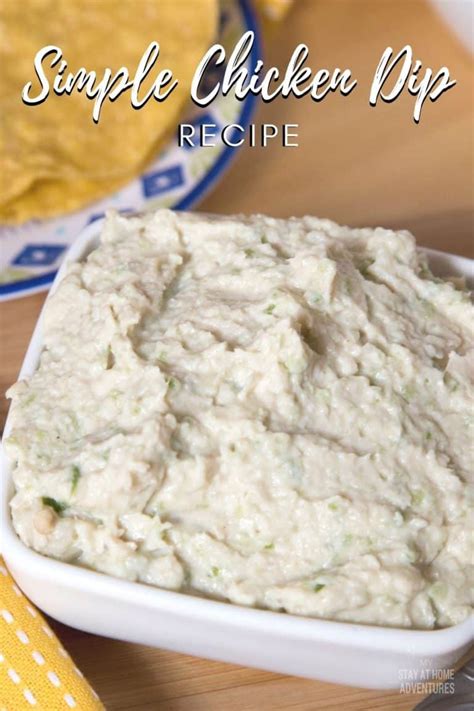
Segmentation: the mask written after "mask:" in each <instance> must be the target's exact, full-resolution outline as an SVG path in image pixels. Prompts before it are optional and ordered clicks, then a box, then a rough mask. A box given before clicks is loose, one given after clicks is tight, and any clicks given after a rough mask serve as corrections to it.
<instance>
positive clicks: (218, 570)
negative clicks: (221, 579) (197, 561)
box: [211, 565, 221, 578]
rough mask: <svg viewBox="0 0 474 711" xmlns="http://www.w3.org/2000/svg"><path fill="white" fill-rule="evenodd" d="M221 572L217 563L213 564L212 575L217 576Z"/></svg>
mask: <svg viewBox="0 0 474 711" xmlns="http://www.w3.org/2000/svg"><path fill="white" fill-rule="evenodd" d="M220 572H221V569H220V568H218V567H217V565H213V566H212V568H211V573H212V575H213V577H214V578H217V576H218V575H219V573H220Z"/></svg>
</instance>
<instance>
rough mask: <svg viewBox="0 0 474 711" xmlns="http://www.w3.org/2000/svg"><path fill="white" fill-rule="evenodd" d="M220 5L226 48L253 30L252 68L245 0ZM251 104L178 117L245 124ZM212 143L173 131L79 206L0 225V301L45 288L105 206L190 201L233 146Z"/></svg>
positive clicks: (225, 102) (222, 105)
mask: <svg viewBox="0 0 474 711" xmlns="http://www.w3.org/2000/svg"><path fill="white" fill-rule="evenodd" d="M221 7H222V10H221V18H220V30H219V32H220V39H219V41H220V42H221V43H222V44H223V45H224V47H226V49H227V48H229V49H231V48H232V47H233V46H234V45H235V43H236V42H237V41H238V39H239V38H240V37H241V36H242V34H243V33H244V32H246V31H247V30H253V31H254V32H255V39H256V41H255V43H254V46H253V52H252V54H251V56H250V57H249V60H248V62H247V66H248V68H249V69H250V70H253V69H254V67H255V64H256V62H257V60H258V58H259V56H260V42H259V33H258V27H257V26H256V21H255V17H254V15H253V13H252V11H251V9H250V7H249V0H224V2H221ZM213 71H214V72H215V74H214V76H212V74H207V75H206V77H207V78H208V79H210V80H212V81H214V80H216V79H218V78H219V75H220V73H221V72H223V71H224V68H223V67H218V68H216V69H215V70H213ZM216 75H217V76H216ZM254 104H255V97H254V96H253V95H252V94H249V95H248V97H247V98H246V99H245V101H238V100H237V99H236V98H235V96H233V95H232V94H228V95H227V96H226V97H223V96H218V97H217V98H216V99H215V100H214V101H213V102H212V104H211V105H210V106H209V107H207V108H206V109H198V108H197V107H194V106H193V108H192V109H190V112H191V113H189V114H188V115H186V116H184V117H183V118H182V122H183V123H193V124H195V125H199V124H202V123H213V124H216V125H217V126H224V125H226V124H230V123H238V124H240V125H241V126H243V127H247V126H248V124H249V123H250V119H251V115H252V112H253V108H254ZM216 143H217V145H216V146H215V147H209V148H202V147H195V148H191V147H187V148H185V147H182V148H180V147H179V146H178V141H177V136H176V137H175V138H174V139H173V140H171V141H170V143H169V144H168V145H167V146H166V147H165V148H164V150H163V151H162V152H161V153H160V154H159V156H158V157H157V158H156V160H155V162H154V163H153V164H152V165H150V166H149V167H148V168H147V170H146V172H145V173H144V174H143V175H141V176H140V177H139V178H137V179H135V180H133V181H132V182H131V183H130V184H129V185H127V186H125V187H124V188H122V189H121V190H119V191H118V192H115V193H113V194H112V195H109V196H108V197H106V198H104V199H102V200H99V201H97V202H95V203H93V204H91V205H88V206H87V208H85V209H83V210H80V211H78V212H74V213H71V214H68V215H63V216H61V217H57V218H54V219H51V220H44V221H38V220H32V221H31V222H28V223H26V224H24V225H21V226H19V227H2V228H0V301H2V300H6V299H13V298H18V297H20V296H27V295H29V294H32V293H34V292H36V291H42V290H45V289H48V288H49V286H50V285H51V283H52V281H53V279H54V276H55V274H56V271H57V270H58V268H59V266H60V264H61V262H62V259H63V258H64V255H65V253H66V251H67V248H68V247H69V245H70V244H71V243H72V242H73V241H74V239H75V237H76V236H77V235H78V234H79V232H80V231H81V230H82V229H83V228H84V227H85V226H86V225H87V224H89V223H90V222H93V221H94V220H96V219H98V218H99V217H102V215H103V213H104V210H105V209H107V208H111V207H113V208H116V209H118V210H123V211H135V210H143V209H148V208H158V207H173V208H176V209H179V210H184V209H187V208H189V207H191V206H193V205H195V204H196V203H197V202H198V201H199V200H200V199H201V198H202V197H203V196H204V194H205V193H206V192H207V191H208V190H209V189H210V188H211V187H212V186H213V185H214V183H215V182H216V181H217V179H218V178H219V177H220V176H221V175H222V173H223V171H224V170H225V169H226V167H227V166H228V164H229V160H230V159H231V158H232V156H233V155H234V153H235V152H236V151H237V150H238V149H237V148H230V147H226V146H224V145H223V144H222V143H220V142H218V141H216Z"/></svg>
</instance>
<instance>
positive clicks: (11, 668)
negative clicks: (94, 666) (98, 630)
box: [0, 558, 104, 711]
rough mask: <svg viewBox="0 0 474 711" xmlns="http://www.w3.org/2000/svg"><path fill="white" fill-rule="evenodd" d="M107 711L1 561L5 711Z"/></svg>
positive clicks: (1, 695) (0, 681)
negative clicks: (28, 710)
mask: <svg viewBox="0 0 474 711" xmlns="http://www.w3.org/2000/svg"><path fill="white" fill-rule="evenodd" d="M32 708H34V709H37V710H38V711H40V710H41V711H63V710H64V711H69V709H77V711H104V706H103V705H102V704H101V702H100V701H99V697H98V696H97V694H96V693H95V691H93V690H92V689H91V687H90V686H89V684H88V683H87V681H86V679H85V678H84V676H83V675H82V673H81V672H80V671H79V669H78V668H77V667H76V666H75V664H74V662H73V660H72V659H71V657H70V656H69V654H68V653H67V652H66V650H65V649H64V647H63V646H62V645H61V643H60V642H59V640H58V638H57V637H56V635H55V634H54V632H53V631H52V630H51V629H50V627H49V626H48V624H47V622H46V621H45V619H44V617H43V616H42V615H41V614H40V613H39V612H38V610H36V609H35V608H34V607H33V605H31V603H30V602H29V600H28V599H27V598H26V597H25V596H24V595H23V593H22V592H21V590H20V589H19V588H18V586H17V585H16V584H15V581H14V580H13V578H12V577H11V575H10V573H9V572H8V571H7V569H6V567H5V564H4V562H3V559H2V558H0V711H23V709H32Z"/></svg>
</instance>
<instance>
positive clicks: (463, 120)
mask: <svg viewBox="0 0 474 711" xmlns="http://www.w3.org/2000/svg"><path fill="white" fill-rule="evenodd" d="M299 42H306V43H307V44H308V46H309V48H310V52H311V54H310V64H311V66H313V68H315V69H316V68H322V67H328V68H331V67H335V66H340V67H346V66H347V67H350V68H351V69H352V70H353V73H354V76H356V77H357V79H358V81H359V87H358V89H357V91H356V92H355V93H354V94H352V95H351V96H350V97H348V98H341V97H338V96H333V97H330V98H328V99H327V100H325V101H323V102H322V103H320V104H313V103H312V102H311V101H310V100H308V99H300V100H298V101H296V100H293V99H290V100H287V101H275V102H273V103H272V104H267V105H265V106H263V105H262V106H261V107H260V109H259V111H258V113H257V116H256V118H255V121H257V122H258V123H260V122H263V121H266V122H272V123H276V124H280V123H282V122H288V123H299V124H300V148H299V149H288V148H287V149H282V148H281V147H279V146H277V145H272V146H271V147H269V148H266V149H265V150H262V149H250V148H245V149H244V150H243V151H241V153H240V154H239V156H238V158H237V160H236V162H235V164H234V165H233V166H232V168H231V170H230V171H229V173H228V174H227V175H226V176H225V178H224V179H223V180H222V181H221V183H220V184H219V185H218V187H217V188H216V189H215V190H214V192H213V194H212V195H210V196H209V197H208V198H207V199H206V200H205V201H204V203H203V204H202V206H201V207H202V209H203V210H206V211H208V212H220V213H231V212H247V213H250V212H264V213H269V214H273V215H276V216H288V215H302V214H305V213H306V214H316V215H319V216H321V217H330V218H332V219H335V220H337V221H339V222H344V223H348V224H351V225H365V224H367V225H374V224H382V225H384V226H394V227H408V228H409V229H412V230H413V231H414V233H415V234H416V236H417V238H418V241H419V242H420V243H421V244H424V245H428V246H431V247H435V248H438V249H443V250H445V251H451V252H457V253H458V254H465V255H471V256H472V253H473V237H472V226H473V190H474V185H473V175H474V166H473V158H474V154H473V139H472V125H473V102H472V86H473V85H474V74H473V70H472V61H471V59H470V57H469V55H468V53H467V52H466V51H465V50H464V49H463V48H462V47H461V46H460V45H459V44H458V43H457V41H456V39H455V38H454V37H453V36H452V35H451V34H450V33H449V31H448V30H447V29H446V28H445V27H444V25H443V23H442V22H441V21H440V20H439V19H438V17H437V15H436V14H435V13H434V12H433V11H432V9H431V7H430V6H429V5H428V4H427V3H425V2H422V0H367V1H366V0H306V1H305V0H296V6H295V8H294V10H293V12H292V14H291V15H290V16H289V18H288V20H287V21H286V22H285V23H284V25H283V27H282V28H280V29H279V30H277V31H274V32H273V35H272V37H271V41H270V42H267V48H266V50H267V51H266V61H267V64H268V65H269V66H270V65H271V64H277V65H279V66H284V65H285V64H286V62H287V61H288V58H289V56H290V55H291V52H292V50H293V48H294V47H295V46H296V45H297V44H298V43H299ZM407 43H411V44H412V45H413V47H414V50H415V52H416V55H417V56H418V57H420V59H421V60H422V61H423V63H424V65H425V66H426V65H430V66H432V67H433V68H434V69H435V70H436V69H438V68H439V67H440V66H441V65H443V64H446V65H447V66H448V67H449V68H450V70H451V74H452V76H453V77H454V78H455V79H456V80H457V82H458V84H457V86H456V87H455V88H454V89H452V90H450V91H449V92H447V93H446V94H445V95H443V96H442V97H441V99H440V100H439V101H438V102H436V103H434V104H432V103H431V102H428V103H427V105H426V106H425V109H424V111H423V114H422V121H421V123H420V125H419V126H416V125H415V124H414V123H413V120H412V118H411V113H412V109H413V103H412V102H413V98H409V97H404V98H403V99H399V100H397V101H396V102H395V103H392V104H382V105H381V106H378V107H377V108H375V109H371V108H369V106H368V87H369V84H370V81H371V78H372V75H373V72H374V69H375V66H376V65H377V63H378V60H379V58H380V55H381V53H382V51H383V50H384V49H385V47H386V46H387V45H390V46H392V47H394V48H396V49H399V48H401V47H402V46H403V45H405V44H407ZM43 300H44V296H43V295H36V296H32V297H29V298H26V299H19V300H15V301H11V302H8V303H5V304H3V305H1V306H0V344H1V346H0V389H1V391H2V392H3V391H4V390H5V389H6V387H7V386H8V385H9V384H10V383H12V382H13V381H14V380H15V378H16V375H17V373H18V369H19V366H20V364H21V360H22V358H23V355H24V351H25V348H26V345H27V343H28V341H29V338H30V336H31V332H32V329H33V326H34V323H35V321H36V318H37V316H38V313H39V310H40V308H41V305H42V303H43ZM6 409H7V403H6V401H5V400H4V399H2V402H1V419H2V422H3V419H4V416H5V414H6ZM55 629H56V630H57V632H58V634H59V636H60V637H61V639H62V640H63V642H64V644H65V645H66V647H67V649H68V650H69V651H70V652H71V654H72V655H73V657H74V658H75V659H76V661H77V663H78V665H79V666H80V668H81V669H82V670H83V671H84V673H85V674H86V675H87V676H88V678H89V679H90V681H91V683H92V684H93V685H94V686H95V688H96V690H97V691H98V693H99V694H100V695H101V698H102V699H103V701H104V703H105V704H106V706H107V708H108V709H110V710H111V711H114V710H117V711H118V710H119V709H123V710H125V709H126V710H127V711H151V710H152V709H153V710H154V709H159V710H161V709H163V710H166V711H214V710H215V711H234V710H235V711H246V710H248V711H251V710H252V711H253V710H254V709H261V710H262V711H266V710H267V709H272V710H273V709H294V711H303V710H304V711H306V710H307V711H314V710H315V709H329V710H330V709H334V710H336V709H337V710H339V709H341V708H344V709H346V710H347V711H356V710H358V711H366V710H367V709H371V710H374V711H375V710H378V709H384V710H385V709H399V710H400V711H402V710H403V711H405V710H406V711H408V709H412V708H413V706H414V705H415V703H416V702H417V701H418V700H419V698H421V697H415V696H409V697H406V696H403V695H400V693H399V692H398V691H397V690H395V691H393V692H382V691H367V690H361V689H352V688H349V687H342V686H336V685H332V684H325V683H321V682H312V681H307V680H303V679H297V678H293V677H286V676H279V675H275V674H270V673H267V672H262V671H257V670H251V669H245V668H242V667H235V666H231V665H227V664H222V663H219V662H210V661H206V660H203V659H197V658H192V657H188V656H184V655H178V654H174V653H170V652H166V651H163V650H155V649H150V648H147V647H142V646H139V645H132V644H127V643H124V642H118V641H115V640H109V639H104V638H100V637H95V636H93V635H87V634H84V633H81V632H78V631H76V630H72V629H69V628H67V627H65V626H63V625H58V624H55Z"/></svg>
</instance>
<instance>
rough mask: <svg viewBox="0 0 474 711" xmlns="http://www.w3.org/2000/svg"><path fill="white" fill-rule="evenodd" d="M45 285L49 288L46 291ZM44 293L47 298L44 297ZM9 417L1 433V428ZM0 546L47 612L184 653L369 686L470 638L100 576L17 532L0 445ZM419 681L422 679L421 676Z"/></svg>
mask: <svg viewBox="0 0 474 711" xmlns="http://www.w3.org/2000/svg"><path fill="white" fill-rule="evenodd" d="M101 225H102V221H97V222H95V223H93V224H91V225H89V226H88V227H87V228H86V229H85V230H84V231H83V232H82V233H81V235H80V236H79V237H78V239H77V240H76V242H75V243H74V245H73V246H72V247H71V249H70V250H69V253H68V255H67V257H66V260H65V262H64V264H63V266H62V267H61V269H60V270H59V272H58V275H57V277H56V280H55V282H54V284H53V286H52V288H51V292H53V291H54V290H55V288H56V287H57V284H58V283H59V281H60V280H61V279H62V277H63V276H64V274H65V271H66V268H67V263H68V262H71V261H80V260H82V259H84V258H85V257H86V255H87V254H88V253H89V252H90V251H91V250H92V249H94V248H95V247H96V246H97V244H98V241H99V235H100V231H101ZM427 252H428V258H429V261H430V264H431V266H432V268H433V269H434V271H435V273H437V274H445V275H446V274H449V275H457V276H460V275H463V276H465V277H467V278H468V279H469V278H471V279H472V276H473V271H474V270H473V262H472V261H470V260H468V259H465V258H463V257H457V256H454V255H449V254H443V253H441V252H432V251H430V250H427ZM51 292H50V293H51ZM48 298H49V297H48ZM41 343H42V316H40V318H39V320H38V324H37V326H36V328H35V331H34V333H33V337H32V339H31V342H30V345H29V347H28V351H27V354H26V356H25V360H24V362H23V366H22V368H21V372H20V377H28V376H30V375H31V374H32V373H33V372H34V371H35V369H36V368H37V365H38V361H39V356H40V352H41ZM9 429H10V427H9V423H8V418H7V422H6V425H5V432H4V436H8V433H9ZM0 457H1V459H0V467H1V477H0V507H1V508H0V512H1V514H0V544H1V551H2V554H3V556H4V559H5V561H6V563H7V565H8V567H9V569H10V571H11V572H12V574H13V576H14V578H15V580H16V581H17V583H18V585H19V586H20V587H21V588H22V590H23V591H24V592H25V594H26V595H27V596H28V597H29V598H30V599H31V600H32V601H33V602H34V603H35V604H36V605H37V606H38V607H39V608H40V609H41V610H44V612H46V613H47V614H48V615H50V616H51V617H54V618H55V619H57V620H60V621H61V622H63V623H65V624H67V625H70V626H71V627H76V628H78V629H81V630H85V631H87V632H92V633H95V634H100V635H105V636H108V637H115V638H118V639H122V640H127V641H130V642H139V643H142V644H148V645H151V646H155V647H163V648H166V649H171V650H174V651H177V652H185V653H187V654H194V655H197V656H201V657H207V658H210V659H218V660H222V661H226V662H232V663H235V664H243V665H246V666H253V667H260V668H263V669H268V670H270V671H274V672H280V673H284V674H293V675H297V676H304V677H308V678H310V679H320V680H324V681H329V682H335V683H339V684H350V685H354V686H360V687H368V688H375V689H384V688H397V687H400V683H401V680H403V679H404V678H405V679H406V678H407V677H406V676H403V674H404V672H407V671H408V672H411V673H412V674H417V675H418V676H411V677H410V678H414V679H417V678H418V679H419V678H420V675H421V674H422V672H424V673H425V675H426V673H427V672H429V670H433V671H434V670H438V669H441V668H447V667H451V666H452V665H453V664H455V662H456V661H457V660H458V659H459V658H460V657H461V656H462V655H463V654H464V652H465V651H466V650H467V649H468V647H469V646H470V644H471V642H472V639H473V632H474V625H473V618H472V617H471V618H469V619H467V620H465V621H464V622H463V623H461V624H459V625H456V626H454V627H450V628H446V629H441V630H433V631H421V630H406V629H393V628H389V627H372V626H367V625H359V624H350V623H345V622H331V621H328V620H320V619H314V618H306V617H297V616H295V615H290V614H287V613H278V612H271V611H268V610H256V609H251V608H245V607H240V606H237V605H233V604H230V603H224V602H218V601H214V600H209V599H204V598H200V597H193V596H191V595H187V594H183V593H179V592H171V591H168V590H161V589H159V588H154V587H151V586H147V585H144V584H142V583H134V582H128V581H125V580H121V579H117V578H113V577H110V576H108V575H103V574H101V573H97V572H94V571H91V570H87V569H84V568H80V567H77V566H74V565H70V564H68V563H63V562H61V561H57V560H53V559H51V558H47V557H45V556H42V555H40V554H38V553H36V552H35V551H33V550H31V549H29V548H27V547H26V546H25V545H24V544H23V543H22V542H21V541H20V539H19V538H18V536H17V535H16V533H15V531H14V529H13V526H12V521H11V516H10V509H9V501H10V499H11V497H12V495H13V483H12V477H11V471H10V468H9V464H8V462H7V459H6V457H5V453H4V451H3V447H2V449H1V452H0ZM425 678H429V677H427V676H425Z"/></svg>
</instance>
